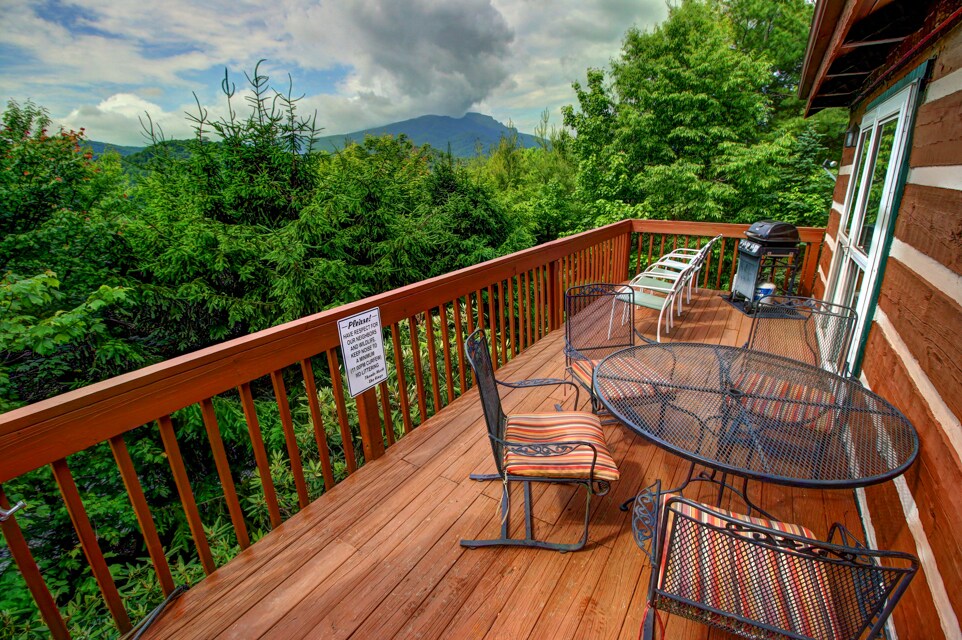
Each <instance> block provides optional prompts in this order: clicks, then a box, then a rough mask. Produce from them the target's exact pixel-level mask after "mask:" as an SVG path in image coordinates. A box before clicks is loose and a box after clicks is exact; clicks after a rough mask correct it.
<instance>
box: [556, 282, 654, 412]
mask: <svg viewBox="0 0 962 640" xmlns="http://www.w3.org/2000/svg"><path fill="white" fill-rule="evenodd" d="M624 291H625V288H624V286H623V285H618V284H609V283H605V282H594V283H590V284H584V285H577V286H574V287H568V289H567V291H565V346H564V352H565V371H566V372H567V373H568V375H570V376H571V377H572V378H573V379H575V380H577V384H578V385H579V386H581V387H582V388H584V389H585V391H587V392H588V396H589V397H590V398H591V410H592V411H593V412H594V413H599V412H600V411H601V410H602V406H601V403H599V402H598V399H597V397H596V396H595V393H594V389H593V388H592V387H591V386H590V385H586V384H585V383H584V382H582V381H581V380H580V379H578V378H577V376H575V375H574V374H573V373H572V371H571V366H572V363H573V362H575V361H576V360H592V359H594V360H599V359H600V358H601V357H604V356H608V355H611V354H612V353H614V352H615V351H618V350H621V349H625V348H627V347H633V346H635V337H636V336H637V337H638V338H640V339H641V340H643V341H644V342H651V340H649V339H648V338H646V337H644V336H642V335H641V334H640V333H638V330H637V329H636V328H635V305H633V304H629V303H622V304H624V306H625V308H626V309H627V311H628V321H627V323H626V325H627V326H628V327H630V329H628V332H627V337H626V338H625V337H624V336H622V337H619V338H615V339H614V340H612V338H611V331H612V325H611V323H613V317H614V303H615V302H616V300H617V297H618V295H619V294H623V293H624ZM606 298H608V299H610V301H611V304H610V305H609V304H608V302H607V301H605V302H604V304H598V306H597V310H598V311H599V312H601V313H600V315H601V316H608V322H609V330H608V338H607V339H606V340H605V343H604V344H584V343H582V342H581V341H580V340H578V339H577V338H578V337H577V336H575V335H574V330H575V327H574V325H573V322H572V320H573V318H575V317H577V315H578V312H579V311H583V310H584V309H585V308H587V307H588V306H590V305H591V304H595V300H597V302H601V301H602V300H605V299H606ZM585 300H591V301H589V302H585ZM609 307H610V309H609ZM600 319H601V318H599V320H600ZM619 329H622V327H619ZM599 352H600V353H599ZM593 355H599V356H600V357H596V358H592V357H591V356H593ZM575 406H578V405H577V403H576V404H575Z"/></svg>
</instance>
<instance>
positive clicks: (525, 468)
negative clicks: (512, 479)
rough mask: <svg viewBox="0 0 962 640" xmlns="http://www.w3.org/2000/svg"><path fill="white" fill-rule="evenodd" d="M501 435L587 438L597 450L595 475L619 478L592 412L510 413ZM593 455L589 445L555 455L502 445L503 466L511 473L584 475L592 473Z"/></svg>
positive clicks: (522, 440) (526, 440)
mask: <svg viewBox="0 0 962 640" xmlns="http://www.w3.org/2000/svg"><path fill="white" fill-rule="evenodd" d="M504 439H505V440H506V441H507V442H511V443H517V444H530V445H543V444H554V443H558V442H589V443H591V444H593V445H594V446H595V449H597V451H598V458H597V460H596V461H595V475H594V479H595V480H608V481H612V480H617V479H618V467H617V466H616V465H615V461H614V459H612V457H611V453H610V452H609V451H608V445H607V444H606V443H605V434H604V432H603V431H602V430H601V422H600V421H599V420H598V416H596V415H594V414H593V413H586V412H584V411H570V412H562V413H536V414H523V415H514V416H509V417H508V423H507V426H506V427H505V432H504ZM592 456H593V452H592V450H591V448H590V447H578V448H577V449H575V450H573V451H571V452H569V453H565V454H562V455H554V456H528V455H523V454H521V453H517V452H514V451H511V450H510V449H505V454H504V470H505V472H506V473H507V474H508V475H513V476H529V477H538V478H572V479H587V478H588V477H589V475H590V474H591V459H592Z"/></svg>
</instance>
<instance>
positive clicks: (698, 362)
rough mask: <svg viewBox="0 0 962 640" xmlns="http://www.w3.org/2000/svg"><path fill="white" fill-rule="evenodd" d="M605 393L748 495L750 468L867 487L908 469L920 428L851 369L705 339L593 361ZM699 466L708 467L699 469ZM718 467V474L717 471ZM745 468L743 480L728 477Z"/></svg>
mask: <svg viewBox="0 0 962 640" xmlns="http://www.w3.org/2000/svg"><path fill="white" fill-rule="evenodd" d="M594 388H595V391H596V393H597V396H598V399H599V401H600V402H601V403H602V404H603V405H604V406H605V408H607V409H608V410H609V411H610V412H611V414H612V415H613V416H614V417H616V418H617V419H618V420H620V421H621V422H622V423H624V424H625V425H626V426H627V427H628V428H629V429H631V430H632V431H634V432H636V433H638V434H639V435H641V436H642V437H644V438H646V439H647V440H649V441H651V442H653V443H654V444H656V445H658V446H661V447H663V448H665V449H667V450H668V451H670V452H672V453H674V454H677V455H679V456H681V457H683V458H685V459H687V460H689V461H690V462H691V463H692V466H691V469H690V471H689V474H688V479H687V480H686V481H685V482H684V484H683V485H682V487H678V488H676V490H680V489H681V488H684V486H685V485H687V484H688V482H690V481H692V480H711V481H713V482H716V483H718V484H719V485H720V487H719V494H718V500H719V502H720V501H721V498H722V495H723V492H724V490H725V488H726V487H727V488H728V489H731V490H732V491H734V492H735V493H737V494H739V495H741V496H742V497H743V499H744V500H745V502H746V504H747V505H748V507H749V509H756V510H758V511H760V512H761V513H764V511H762V510H761V509H759V508H758V507H757V506H756V505H753V504H752V503H751V501H750V500H749V499H748V496H747V486H748V479H750V478H751V479H756V480H761V481H765V482H773V483H778V484H784V485H790V486H796V487H818V488H835V489H841V488H852V487H861V486H866V485H870V484H874V483H877V482H883V481H886V480H889V479H891V478H893V477H895V476H898V475H899V474H901V473H903V472H904V471H905V470H906V469H907V468H908V467H909V465H911V464H912V462H913V461H914V460H915V457H916V455H917V454H918V448H919V442H918V435H917V433H916V431H915V429H914V428H913V427H912V425H911V423H910V422H909V421H908V419H906V417H905V416H904V415H902V413H901V412H900V411H899V410H898V409H896V408H895V407H893V406H892V405H891V404H889V403H888V402H887V401H886V400H885V399H883V398H881V397H880V396H878V395H876V394H874V393H872V392H871V391H869V390H867V389H865V388H864V387H862V385H860V384H859V383H858V382H857V381H856V380H853V379H851V378H845V377H841V376H838V375H835V374H834V373H831V372H829V371H825V370H823V369H820V368H818V367H814V366H812V365H809V364H805V363H802V362H798V361H796V360H791V359H789V358H784V357H782V356H777V355H772V354H768V353H763V352H758V351H750V350H747V349H741V348H737V347H725V346H718V345H708V344H691V343H680V342H675V343H663V344H650V345H643V346H638V347H631V348H628V349H625V350H623V351H619V352H616V353H614V354H612V355H610V356H608V357H607V358H605V359H604V360H602V361H601V362H600V363H599V364H598V365H597V366H596V367H595V370H594ZM695 465H701V466H703V467H706V468H708V469H710V470H711V474H710V475H706V473H705V472H702V473H701V474H700V475H699V476H697V477H694V478H693V475H692V474H693V471H694V468H695ZM717 474H721V478H720V479H719V478H717V477H716V476H717ZM729 475H731V476H737V477H740V478H741V479H742V481H743V482H742V488H741V490H740V491H739V490H737V489H736V488H735V487H734V486H732V485H731V484H730V483H729V482H728V476H729Z"/></svg>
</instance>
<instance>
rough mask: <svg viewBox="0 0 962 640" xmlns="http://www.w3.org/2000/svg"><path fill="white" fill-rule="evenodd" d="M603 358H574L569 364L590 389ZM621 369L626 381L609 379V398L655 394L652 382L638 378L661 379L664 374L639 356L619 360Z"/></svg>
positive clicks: (607, 382) (572, 370) (572, 371)
mask: <svg viewBox="0 0 962 640" xmlns="http://www.w3.org/2000/svg"><path fill="white" fill-rule="evenodd" d="M599 362H601V360H572V362H571V364H570V365H569V369H570V370H571V375H573V376H574V377H575V378H577V379H578V380H579V381H580V382H581V383H582V384H583V385H585V386H586V387H588V388H589V389H594V387H592V379H591V376H592V375H593V374H594V372H595V367H597V366H598V363H599ZM619 370H620V371H621V372H622V375H623V376H624V377H625V378H629V380H626V381H624V382H618V381H614V380H607V381H606V382H605V389H606V391H607V394H606V395H607V397H608V399H609V400H620V399H624V398H641V397H645V396H653V395H655V388H654V387H653V386H652V385H650V384H639V383H638V382H636V380H638V381H640V380H659V379H660V378H662V377H663V376H662V375H659V373H658V372H657V371H655V370H654V369H652V368H651V367H649V366H648V365H646V364H645V363H644V362H642V361H641V360H638V359H637V358H623V359H621V362H619Z"/></svg>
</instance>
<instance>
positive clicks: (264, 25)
mask: <svg viewBox="0 0 962 640" xmlns="http://www.w3.org/2000/svg"><path fill="white" fill-rule="evenodd" d="M666 13H667V9H666V4H665V1H664V0H337V1H328V0H274V1H273V2H261V1H257V0H206V1H205V2H189V1H187V0H155V1H153V2H150V1H148V2H141V1H134V0H48V1H42V2H38V1H37V0H0V15H2V16H3V26H2V28H0V98H2V99H3V104H6V101H7V100H8V99H11V98H12V99H15V100H17V101H20V102H23V101H25V100H27V99H31V100H33V101H34V102H35V103H37V104H40V105H42V106H44V107H46V108H47V109H48V110H49V111H50V113H51V115H52V116H53V118H54V120H55V121H56V122H58V123H61V124H64V125H66V126H68V127H72V128H80V127H86V129H87V133H88V136H89V137H90V138H92V139H94V140H103V141H109V142H114V143H116V144H133V145H142V144H144V141H143V136H142V133H141V127H140V124H139V122H138V116H142V115H143V114H144V112H149V113H150V116H151V118H152V119H153V121H154V122H157V123H159V124H160V125H161V126H162V127H163V129H164V132H165V133H166V135H167V136H168V137H186V136H188V135H189V133H190V129H189V123H188V122H187V121H186V120H185V118H184V112H185V111H194V112H196V107H195V106H194V105H195V103H194V97H193V94H194V93H196V94H197V98H198V99H199V100H200V102H201V103H202V104H203V105H204V106H205V107H207V108H209V109H210V110H211V113H213V114H219V113H222V112H223V105H224V101H223V99H222V96H221V95H218V92H219V91H220V83H221V79H222V78H223V75H224V69H225V67H226V68H227V69H228V70H229V71H230V72H231V76H232V79H233V80H234V81H235V82H236V83H237V85H238V87H239V88H240V87H242V86H243V84H244V75H243V74H244V72H245V71H248V72H250V71H251V70H252V69H253V67H254V64H255V63H256V62H257V61H258V60H259V59H262V58H263V59H266V60H267V62H266V63H265V64H264V65H262V68H261V69H262V71H265V72H267V73H268V75H270V76H271V81H272V85H274V86H275V87H277V88H284V87H285V86H286V84H287V74H290V75H291V77H292V78H293V83H294V92H295V93H296V94H304V95H305V98H304V100H303V102H302V103H301V104H302V107H303V108H304V110H305V111H307V112H310V111H313V110H315V109H316V110H317V114H318V124H319V125H320V126H322V127H324V133H325V134H336V133H346V132H349V131H355V130H358V129H364V128H367V127H371V126H377V125H381V124H387V123H389V122H394V121H397V120H403V119H407V118H412V117H416V116H419V115H424V114H442V115H450V116H455V117H457V116H461V115H463V114H464V113H465V112H466V111H480V112H482V113H486V114H489V115H492V116H494V117H495V118H497V119H498V120H501V121H504V122H507V121H508V120H509V119H511V120H513V121H514V123H515V124H516V125H517V126H518V127H519V128H520V129H521V130H522V131H531V130H533V128H534V126H535V124H536V123H537V121H538V116H539V113H540V112H541V111H542V110H543V109H545V108H548V109H549V110H550V114H551V120H552V123H554V124H560V122H561V116H560V111H559V108H560V107H561V106H562V105H564V104H570V103H572V102H573V101H574V94H573V91H572V90H571V82H572V81H573V80H581V79H583V78H584V77H585V70H586V69H587V68H588V67H590V66H594V67H604V66H606V65H607V64H608V61H609V60H610V59H611V58H612V57H614V56H617V54H618V51H619V49H620V43H621V38H622V35H623V34H624V32H625V30H626V29H627V28H628V27H629V26H632V25H635V26H638V27H640V28H643V29H644V28H646V27H649V26H650V25H652V24H655V23H657V22H658V21H660V20H662V19H664V17H665V15H666Z"/></svg>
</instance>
